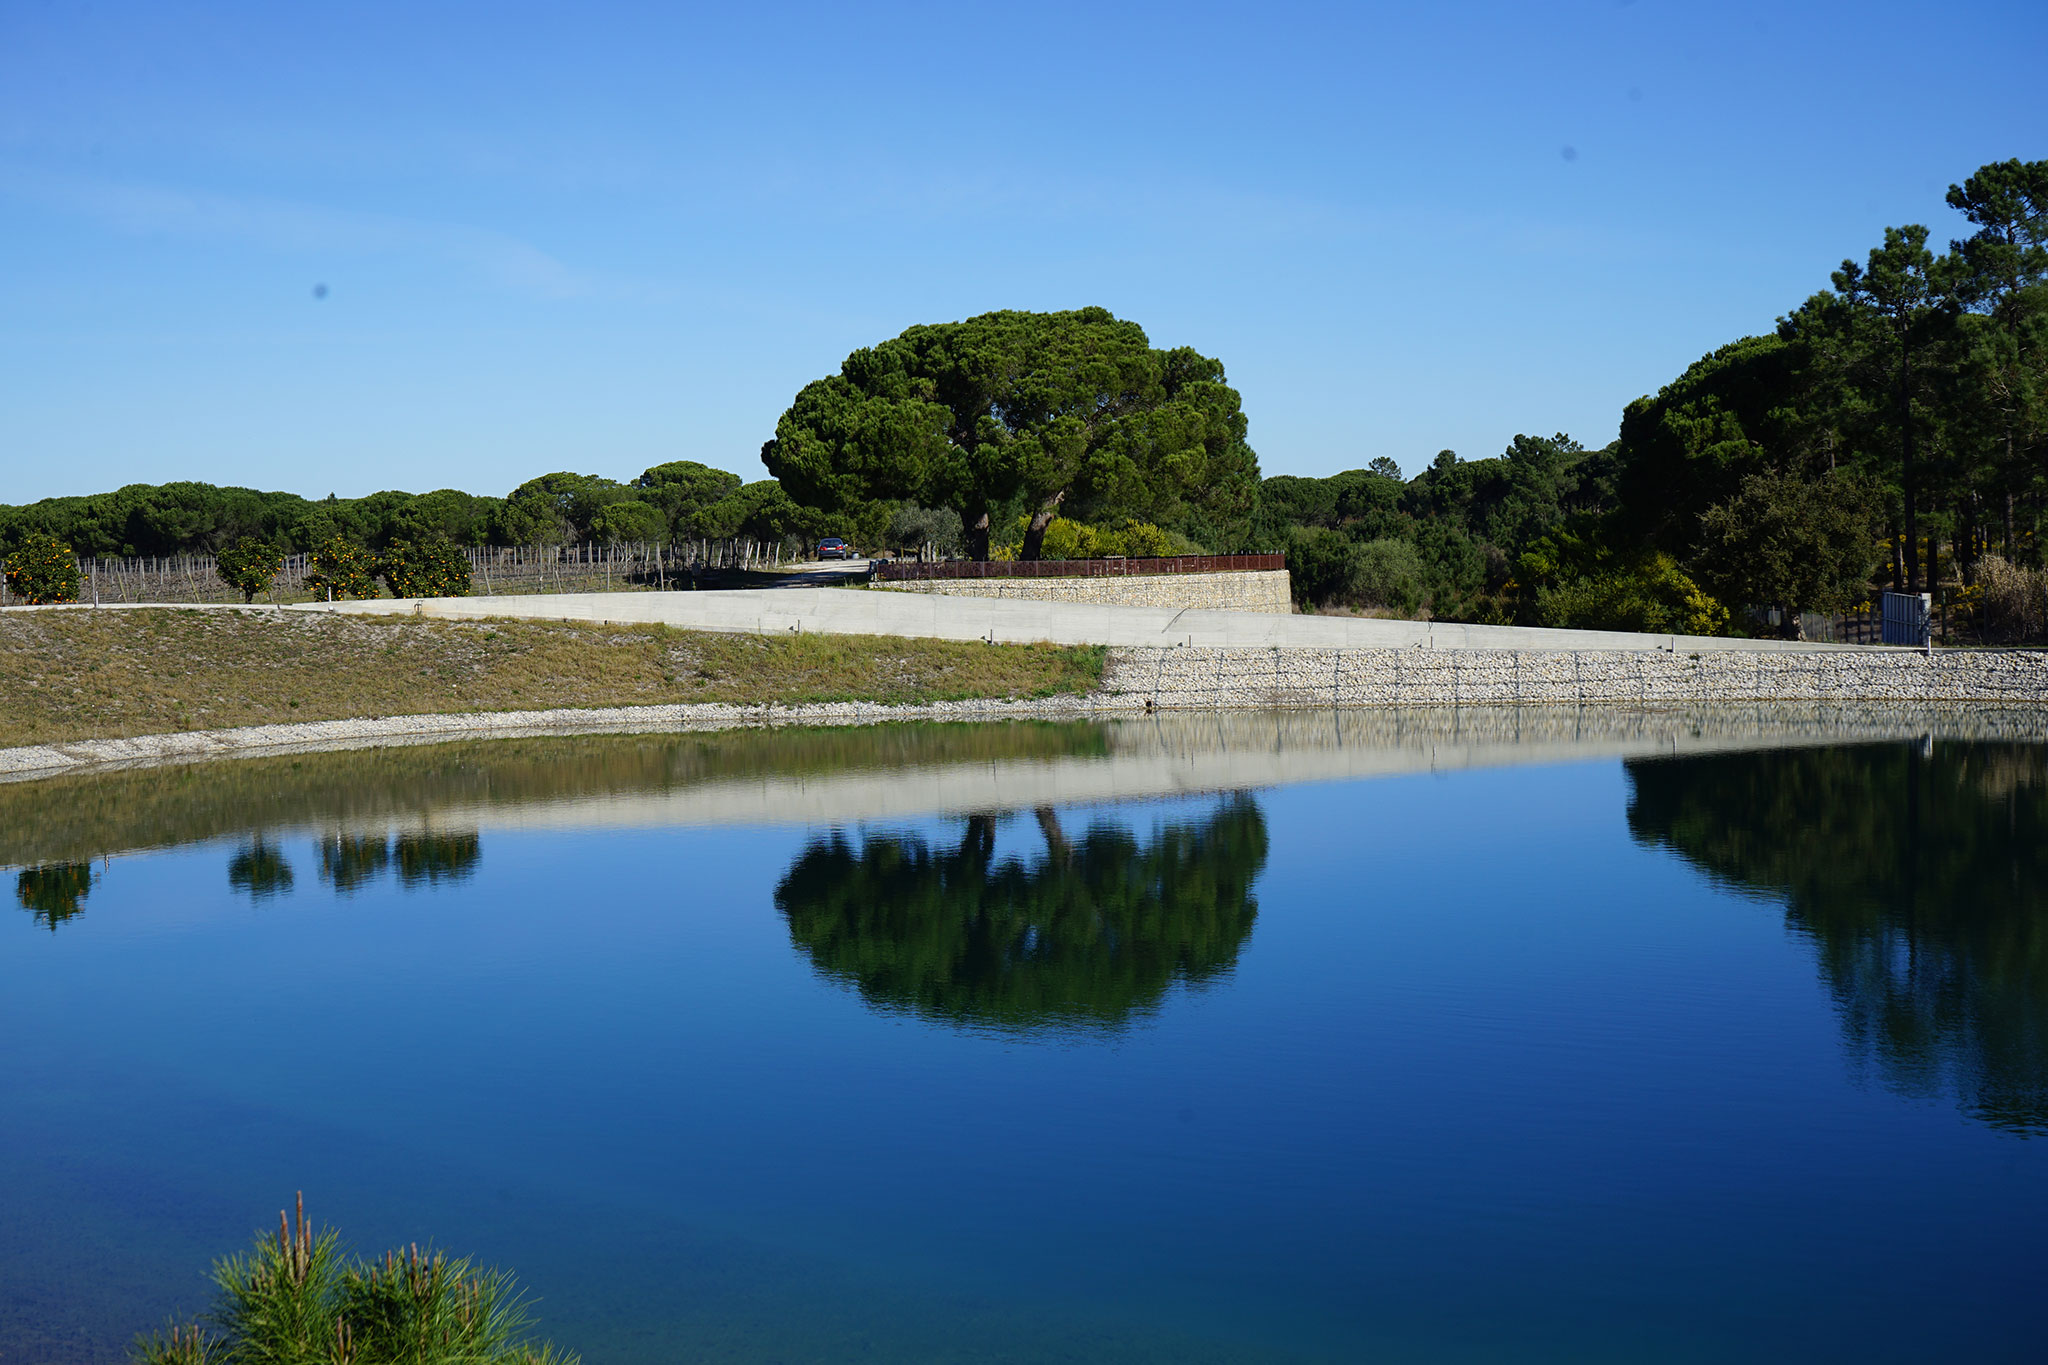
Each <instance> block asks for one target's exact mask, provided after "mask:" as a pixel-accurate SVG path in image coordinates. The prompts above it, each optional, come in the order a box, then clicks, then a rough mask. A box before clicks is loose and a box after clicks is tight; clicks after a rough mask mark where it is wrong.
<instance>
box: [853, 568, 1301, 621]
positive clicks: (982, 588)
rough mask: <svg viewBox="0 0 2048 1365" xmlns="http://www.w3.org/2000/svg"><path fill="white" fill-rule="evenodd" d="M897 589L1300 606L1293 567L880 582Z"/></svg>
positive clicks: (1132, 602)
mask: <svg viewBox="0 0 2048 1365" xmlns="http://www.w3.org/2000/svg"><path fill="white" fill-rule="evenodd" d="M874 586H875V587H877V588H885V589H887V590H889V591H891V592H921V593H934V594H938V595H940V596H944V597H999V598H1014V599H1019V600H1025V601H1032V602H1092V603H1096V604H1099V605H1104V606H1112V607H1174V608H1185V607H1192V608H1196V609H1199V610H1207V611H1261V612H1275V613H1279V614H1283V615H1284V614H1286V613H1288V612H1291V611H1293V610H1294V598H1293V596H1292V589H1291V587H1290V585H1289V582H1288V578H1287V570H1285V569H1272V570H1258V569H1253V570H1243V569H1240V570H1234V571H1232V572H1229V573H1166V574H1131V575H1118V576H1117V577H1114V578H931V579H922V580H913V581H910V582H906V583H877V584H875V585H874Z"/></svg>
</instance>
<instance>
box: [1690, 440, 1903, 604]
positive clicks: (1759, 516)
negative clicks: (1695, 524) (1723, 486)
mask: <svg viewBox="0 0 2048 1365" xmlns="http://www.w3.org/2000/svg"><path fill="white" fill-rule="evenodd" d="M1875 504H1876V496H1875V494H1874V493H1873V492H1872V490H1871V489H1870V488H1869V487H1868V485H1866V484H1865V483H1864V482H1863V481H1862V480H1861V479H1859V478H1857V477H1856V476H1854V475H1851V474H1846V473H1834V474H1827V475H1823V476H1822V477H1820V478H1819V479H1802V478H1799V477H1798V476H1796V475H1790V474H1781V475H1773V474H1753V475H1751V476H1750V477H1749V478H1747V479H1744V480H1743V481H1742V487H1741V489H1740V490H1738V491H1737V493H1736V495H1735V496H1734V497H1732V498H1730V499H1729V500H1728V501H1726V502H1724V503H1718V504H1716V505H1715V506H1713V507H1710V508H1708V509H1707V511H1706V514H1705V516H1703V517H1702V518H1701V521H1700V541H1701V550H1700V555H1699V560H1698V568H1699V574H1700V577H1701V579H1702V580H1703V581H1704V582H1705V584H1706V586H1707V588H1708V590H1709V591H1710V592H1712V593H1713V594H1714V595H1715V596H1716V597H1718V598H1720V599H1721V600H1722V601H1724V602H1740V603H1746V604H1750V605H1758V606H1761V605H1769V606H1775V607H1778V608H1780V609H1781V610H1782V611H1783V612H1784V613H1785V619H1786V625H1787V627H1788V629H1789V628H1791V627H1792V625H1793V623H1794V621H1795V618H1796V615H1797V613H1799V612H1802V611H1846V610H1848V609H1849V608H1850V607H1852V606H1854V605H1855V604H1856V603H1857V602H1859V601H1861V600H1862V599H1863V597H1864V596H1865V594H1866V593H1867V591H1868V588H1869V583H1870V571H1871V570H1872V569H1873V568H1874V567H1875V566H1876V564H1877V556H1878V547H1877V541H1876V538H1875V523H1876V519H1877V518H1876V506H1875Z"/></svg>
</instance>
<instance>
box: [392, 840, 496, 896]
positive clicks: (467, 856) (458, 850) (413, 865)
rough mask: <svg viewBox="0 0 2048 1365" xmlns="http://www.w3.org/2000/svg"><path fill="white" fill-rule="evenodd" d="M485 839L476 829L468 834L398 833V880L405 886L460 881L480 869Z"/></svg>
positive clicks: (396, 859) (396, 858)
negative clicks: (479, 863) (478, 866)
mask: <svg viewBox="0 0 2048 1365" xmlns="http://www.w3.org/2000/svg"><path fill="white" fill-rule="evenodd" d="M482 856H483V843H482V841H481V840H480V839H479V838H478V837H477V835H476V833H475V832H474V831H471V832H469V833H466V834H446V833H430V834H401V835H399V836H398V851H397V854H396V857H395V861H396V862H397V864H398V880H399V883H400V885H402V886H405V887H408V888H410V887H417V886H421V885H428V886H431V885H435V884H437V883H440V882H444V881H446V882H459V881H462V880H463V879H464V878H466V877H468V876H469V875H470V874H471V873H472V872H475V871H476V865H477V861H478V860H479V859H480V858H482Z"/></svg>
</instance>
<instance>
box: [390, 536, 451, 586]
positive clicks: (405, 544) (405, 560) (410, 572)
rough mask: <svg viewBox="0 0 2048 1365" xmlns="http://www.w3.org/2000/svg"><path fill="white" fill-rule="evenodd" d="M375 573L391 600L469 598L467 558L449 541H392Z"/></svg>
mask: <svg viewBox="0 0 2048 1365" xmlns="http://www.w3.org/2000/svg"><path fill="white" fill-rule="evenodd" d="M377 572H378V573H379V574H381V575H382V576H383V578H384V584H385V586H386V587H388V588H390V589H391V595H392V596H393V597H467V596H469V556H467V555H465V554H463V553H462V551H461V550H460V549H459V548H457V547H456V546H455V545H454V544H453V543H452V542H450V541H446V540H419V541H407V540H400V541H394V542H392V544H391V545H390V547H389V548H387V549H386V550H385V551H384V553H383V555H382V556H380V557H379V558H378V560H377Z"/></svg>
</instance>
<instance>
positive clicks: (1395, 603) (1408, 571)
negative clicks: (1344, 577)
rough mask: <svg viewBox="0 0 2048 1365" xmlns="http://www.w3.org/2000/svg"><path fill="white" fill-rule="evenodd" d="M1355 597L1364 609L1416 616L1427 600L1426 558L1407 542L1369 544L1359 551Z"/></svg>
mask: <svg viewBox="0 0 2048 1365" xmlns="http://www.w3.org/2000/svg"><path fill="white" fill-rule="evenodd" d="M1351 596H1352V599H1353V600H1354V601H1356V602H1357V603H1358V604H1359V605H1360V606H1365V607H1383V608H1385V609H1386V610H1388V611H1392V612H1397V613H1399V614H1400V615H1402V616H1413V615H1414V614H1415V612H1416V609H1417V608H1418V607H1420V606H1421V605H1422V599H1423V596H1424V587H1423V568H1422V556H1421V555H1419V554H1417V553H1416V551H1415V547H1414V546H1413V545H1412V544H1410V543H1409V542H1407V541H1405V540H1392V539H1381V540H1368V541H1366V542H1365V544H1363V545H1361V546H1359V547H1358V556H1357V560H1356V565H1355V567H1354V569H1353V571H1352V586H1351Z"/></svg>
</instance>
